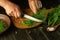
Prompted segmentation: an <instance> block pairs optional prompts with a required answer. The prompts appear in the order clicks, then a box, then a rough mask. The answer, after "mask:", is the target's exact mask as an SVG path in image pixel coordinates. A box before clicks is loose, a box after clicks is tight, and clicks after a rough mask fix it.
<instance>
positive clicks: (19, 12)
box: [16, 9, 21, 17]
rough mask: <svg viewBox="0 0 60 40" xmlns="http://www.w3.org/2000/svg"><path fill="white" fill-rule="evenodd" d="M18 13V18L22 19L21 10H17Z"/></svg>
mask: <svg viewBox="0 0 60 40" xmlns="http://www.w3.org/2000/svg"><path fill="white" fill-rule="evenodd" d="M16 11H17V17H20V15H21V11H20V10H19V9H17V10H16Z"/></svg>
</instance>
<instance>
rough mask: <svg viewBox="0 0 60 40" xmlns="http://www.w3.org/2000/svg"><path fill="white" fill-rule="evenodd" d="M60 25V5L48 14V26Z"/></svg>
mask: <svg viewBox="0 0 60 40" xmlns="http://www.w3.org/2000/svg"><path fill="white" fill-rule="evenodd" d="M58 23H60V5H59V6H57V7H56V8H55V9H53V10H52V11H51V12H50V13H49V14H48V26H54V25H55V24H58Z"/></svg>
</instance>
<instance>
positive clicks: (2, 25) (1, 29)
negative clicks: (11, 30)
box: [0, 20, 7, 33]
mask: <svg viewBox="0 0 60 40" xmlns="http://www.w3.org/2000/svg"><path fill="white" fill-rule="evenodd" d="M6 27H7V23H6V22H5V21H3V20H0V33H2V32H4V30H5V29H6Z"/></svg>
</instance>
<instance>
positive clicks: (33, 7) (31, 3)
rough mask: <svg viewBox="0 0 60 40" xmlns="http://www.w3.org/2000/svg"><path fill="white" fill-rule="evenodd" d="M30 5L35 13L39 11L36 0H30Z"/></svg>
mask: <svg viewBox="0 0 60 40" xmlns="http://www.w3.org/2000/svg"><path fill="white" fill-rule="evenodd" d="M29 6H30V8H31V10H32V11H33V12H34V13H36V12H37V8H36V5H35V2H34V1H29Z"/></svg>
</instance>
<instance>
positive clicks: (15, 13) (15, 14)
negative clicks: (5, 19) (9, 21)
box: [13, 9, 17, 18]
mask: <svg viewBox="0 0 60 40" xmlns="http://www.w3.org/2000/svg"><path fill="white" fill-rule="evenodd" d="M13 14H14V16H15V18H17V12H16V9H14V12H13Z"/></svg>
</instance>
